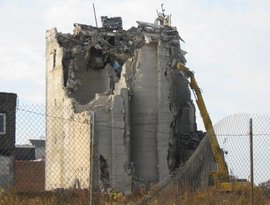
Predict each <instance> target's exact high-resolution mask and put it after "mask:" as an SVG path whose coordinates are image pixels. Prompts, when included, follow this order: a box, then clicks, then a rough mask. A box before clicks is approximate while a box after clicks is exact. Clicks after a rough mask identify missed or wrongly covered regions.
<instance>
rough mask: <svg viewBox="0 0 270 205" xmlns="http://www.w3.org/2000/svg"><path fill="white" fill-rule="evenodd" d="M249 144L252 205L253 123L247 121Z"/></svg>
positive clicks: (252, 202)
mask: <svg viewBox="0 0 270 205" xmlns="http://www.w3.org/2000/svg"><path fill="white" fill-rule="evenodd" d="M249 143H250V182H251V205H254V172H253V171H254V170H253V168H254V167H253V122H252V118H250V120H249Z"/></svg>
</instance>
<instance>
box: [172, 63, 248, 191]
mask: <svg viewBox="0 0 270 205" xmlns="http://www.w3.org/2000/svg"><path fill="white" fill-rule="evenodd" d="M175 67H176V68H177V70H179V71H180V72H181V73H182V74H183V75H184V76H185V77H186V78H187V80H188V81H189V85H190V88H191V89H192V91H193V93H194V96H195V99H196V104H197V106H198V108H199V110H200V114H201V117H202V120H203V123H204V127H205V129H206V131H207V134H208V137H209V141H210V146H211V149H212V152H213V156H214V159H215V161H216V163H217V171H212V172H210V173H209V177H211V178H212V179H213V185H214V187H215V188H216V189H218V190H221V191H247V190H248V191H249V190H250V189H251V187H250V183H247V182H237V181H236V182H235V181H234V182H230V181H229V182H228V179H229V172H228V167H227V164H226V162H225V158H224V153H223V151H222V149H221V148H220V146H219V144H218V140H217V136H216V133H215V130H214V128H213V125H212V121H211V119H210V116H209V114H208V111H207V108H206V105H205V103H204V100H203V96H202V93H201V89H200V88H199V86H198V84H197V81H196V79H195V77H194V73H193V72H192V71H190V70H189V69H188V68H187V67H186V66H185V65H184V64H181V63H177V64H176V66H175Z"/></svg>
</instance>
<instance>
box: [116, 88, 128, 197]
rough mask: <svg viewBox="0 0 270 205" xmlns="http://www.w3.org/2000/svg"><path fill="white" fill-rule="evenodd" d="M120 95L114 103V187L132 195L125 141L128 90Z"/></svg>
mask: <svg viewBox="0 0 270 205" xmlns="http://www.w3.org/2000/svg"><path fill="white" fill-rule="evenodd" d="M122 90H123V92H122V93H121V94H120V95H115V96H114V97H113V101H112V161H113V165H112V166H113V167H112V187H114V188H116V189H118V190H120V191H122V192H124V193H125V194H130V193H131V181H130V177H129V175H128V172H127V171H128V170H127V166H128V161H129V153H128V146H129V145H128V142H126V141H125V138H126V136H125V135H126V134H127V127H128V121H127V115H128V110H127V107H126V106H125V104H127V103H128V92H127V89H125V88H123V89H122Z"/></svg>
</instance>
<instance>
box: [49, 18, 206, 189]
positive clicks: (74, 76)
mask: <svg viewBox="0 0 270 205" xmlns="http://www.w3.org/2000/svg"><path fill="white" fill-rule="evenodd" d="M137 23H138V24H139V26H138V27H137V28H135V27H132V28H130V29H129V30H127V31H125V30H121V31H111V30H110V31H108V30H106V29H105V28H95V27H92V26H87V25H82V24H74V27H75V29H74V34H72V35H71V34H62V33H58V32H57V30H56V29H52V30H50V31H47V33H46V44H47V51H46V52H47V59H46V60H47V64H46V67H47V79H46V82H47V86H46V87H47V115H48V116H54V115H57V117H58V118H62V119H63V120H62V121H59V119H56V118H53V117H52V118H50V117H48V118H47V133H46V138H47V139H46V189H54V188H62V187H64V188H67V187H70V186H72V181H76V183H77V182H79V184H80V185H81V186H83V187H87V186H88V185H89V184H88V182H89V181H91V183H93V184H92V185H93V186H94V187H99V188H101V189H105V190H107V189H109V188H116V189H118V190H120V191H122V192H124V193H127V194H128V193H131V192H132V191H133V190H135V189H137V188H138V187H140V186H145V185H147V184H150V183H156V182H159V181H161V180H163V179H164V178H166V177H167V176H168V175H169V173H171V172H173V171H174V170H175V169H176V168H177V167H179V165H180V164H181V163H184V162H185V161H187V160H188V159H189V157H190V156H191V154H192V153H193V152H194V149H195V148H196V146H197V145H198V144H199V142H200V140H201V138H202V134H201V133H200V132H198V131H197V128H196V120H195V107H194V104H193V102H192V100H191V97H190V91H189V88H188V82H187V81H186V79H185V77H184V76H183V75H182V73H180V72H178V71H177V70H176V69H175V68H174V67H175V65H176V63H178V62H180V63H183V64H185V62H186V61H185V57H184V55H185V52H184V51H182V50H181V48H180V42H179V40H180V37H179V35H178V32H177V30H176V28H174V27H170V26H163V25H157V24H150V23H144V22H137ZM52 105H54V106H53V107H51V106H52ZM77 119H79V121H80V122H81V123H77V122H76V121H77ZM82 122H83V123H82ZM82 127H83V129H82ZM78 149H79V150H83V151H80V152H78V151H77V150H78ZM93 149H94V150H93ZM90 153H91V154H90ZM71 161H72V162H73V163H74V162H76V163H77V164H78V166H76V165H73V163H72V168H71V166H69V165H70V164H69V163H70V162H71ZM90 164H91V167H90ZM89 172H90V173H91V174H90V176H93V177H92V178H93V179H92V180H91V179H89V178H87V177H85V176H86V175H87V174H88V175H89ZM90 178H91V177H90ZM87 180H88V182H87Z"/></svg>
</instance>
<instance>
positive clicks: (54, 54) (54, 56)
mask: <svg viewBox="0 0 270 205" xmlns="http://www.w3.org/2000/svg"><path fill="white" fill-rule="evenodd" d="M55 65H56V49H54V50H53V68H55Z"/></svg>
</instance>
